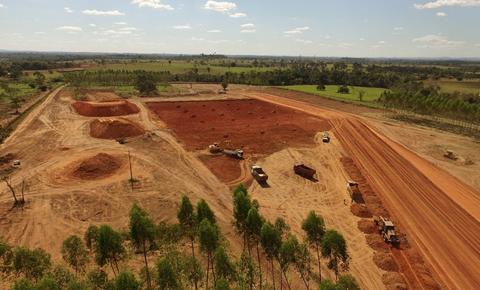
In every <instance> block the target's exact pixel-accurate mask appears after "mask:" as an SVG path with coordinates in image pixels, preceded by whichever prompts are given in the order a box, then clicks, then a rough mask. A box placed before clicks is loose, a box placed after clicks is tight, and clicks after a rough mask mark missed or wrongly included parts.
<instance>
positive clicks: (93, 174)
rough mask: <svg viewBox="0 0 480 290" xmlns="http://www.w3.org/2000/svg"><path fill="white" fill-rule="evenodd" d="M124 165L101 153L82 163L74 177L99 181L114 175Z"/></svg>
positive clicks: (75, 170) (76, 169)
mask: <svg viewBox="0 0 480 290" xmlns="http://www.w3.org/2000/svg"><path fill="white" fill-rule="evenodd" d="M121 165H122V163H121V161H119V160H118V159H116V158H115V157H113V156H111V155H108V154H106V153H99V154H97V155H95V156H92V157H90V158H88V159H85V160H84V161H82V162H81V163H80V164H79V165H78V166H77V167H76V168H75V169H74V171H73V173H72V175H73V176H74V177H76V178H79V179H86V180H89V179H99V178H103V177H106V176H108V175H111V174H113V173H114V172H115V171H116V170H118V169H119V168H120V167H121Z"/></svg>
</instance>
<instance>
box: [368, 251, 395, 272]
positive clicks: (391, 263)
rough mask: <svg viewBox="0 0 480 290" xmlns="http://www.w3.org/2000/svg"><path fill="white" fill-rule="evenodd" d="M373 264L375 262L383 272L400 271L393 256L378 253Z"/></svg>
mask: <svg viewBox="0 0 480 290" xmlns="http://www.w3.org/2000/svg"><path fill="white" fill-rule="evenodd" d="M373 262H375V265H377V266H378V267H379V268H380V269H382V270H385V271H388V272H397V271H398V265H397V263H396V262H395V260H394V259H393V256H392V254H389V253H382V252H376V253H375V255H374V256H373Z"/></svg>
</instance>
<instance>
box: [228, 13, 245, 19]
mask: <svg viewBox="0 0 480 290" xmlns="http://www.w3.org/2000/svg"><path fill="white" fill-rule="evenodd" d="M229 16H230V17H232V18H243V17H247V14H246V13H243V12H237V13H232V14H230V15H229Z"/></svg>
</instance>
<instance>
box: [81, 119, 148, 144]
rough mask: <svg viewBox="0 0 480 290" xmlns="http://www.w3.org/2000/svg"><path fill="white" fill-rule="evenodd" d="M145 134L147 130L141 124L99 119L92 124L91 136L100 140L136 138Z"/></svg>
mask: <svg viewBox="0 0 480 290" xmlns="http://www.w3.org/2000/svg"><path fill="white" fill-rule="evenodd" d="M143 133H145V130H143V128H142V127H141V126H140V125H139V124H137V123H134V122H132V121H129V120H126V119H115V120H102V119H98V120H94V121H92V122H91V123H90V135H91V136H92V137H95V138H100V139H117V138H124V137H135V136H140V135H143Z"/></svg>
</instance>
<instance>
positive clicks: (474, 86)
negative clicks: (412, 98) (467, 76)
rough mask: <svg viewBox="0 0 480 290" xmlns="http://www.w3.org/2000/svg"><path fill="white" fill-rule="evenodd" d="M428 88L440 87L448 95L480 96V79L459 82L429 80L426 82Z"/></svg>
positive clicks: (453, 80) (452, 80)
mask: <svg viewBox="0 0 480 290" xmlns="http://www.w3.org/2000/svg"><path fill="white" fill-rule="evenodd" d="M424 83H425V85H427V86H438V87H440V89H441V90H442V91H443V92H446V93H454V92H461V93H469V94H476V95H480V79H473V80H463V81H458V80H456V79H440V80H428V81H425V82H424Z"/></svg>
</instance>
